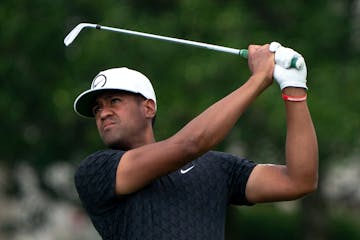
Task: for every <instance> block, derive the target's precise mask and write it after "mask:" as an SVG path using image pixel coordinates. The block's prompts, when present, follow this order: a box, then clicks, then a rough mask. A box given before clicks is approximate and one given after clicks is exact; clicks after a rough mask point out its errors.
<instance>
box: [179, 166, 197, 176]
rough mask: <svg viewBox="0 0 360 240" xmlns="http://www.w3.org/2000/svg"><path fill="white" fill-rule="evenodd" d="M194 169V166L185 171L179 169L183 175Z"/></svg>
mask: <svg viewBox="0 0 360 240" xmlns="http://www.w3.org/2000/svg"><path fill="white" fill-rule="evenodd" d="M194 167H195V165H192V166H191V167H189V168H187V169H180V173H181V174H185V173H187V172H189V171H190V170H191V169H193V168H194Z"/></svg>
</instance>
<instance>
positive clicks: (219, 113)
mask: <svg viewBox="0 0 360 240" xmlns="http://www.w3.org/2000/svg"><path fill="white" fill-rule="evenodd" d="M263 79H264V76H262V75H256V76H252V77H250V79H249V80H248V81H247V82H246V83H245V84H244V85H242V86H241V87H240V88H239V89H237V90H235V91H234V92H232V93H231V94H229V95H228V96H226V97H225V98H223V99H221V100H220V101H218V102H217V103H215V104H214V105H212V106H211V107H209V108H208V109H207V110H205V111H204V112H203V113H202V114H200V115H199V116H198V117H196V118H195V119H194V120H192V121H191V122H189V123H188V124H187V125H186V126H185V127H184V128H183V129H182V130H181V131H179V133H178V134H176V137H179V138H189V137H190V138H191V139H192V141H193V144H192V145H193V147H195V149H194V152H195V153H199V154H201V153H202V152H204V151H207V150H209V149H210V148H212V147H213V146H214V145H216V144H218V143H219V142H220V141H221V140H223V139H224V138H225V136H226V135H227V134H228V132H229V131H230V130H231V128H232V127H233V126H234V125H235V123H236V122H237V120H238V119H239V118H240V116H241V115H242V113H243V112H244V111H245V110H246V108H247V107H248V106H249V105H250V104H251V103H252V102H253V101H254V99H255V98H256V97H257V96H258V95H259V94H260V93H261V92H262V91H263V90H264V89H265V88H266V87H267V86H264V80H263Z"/></svg>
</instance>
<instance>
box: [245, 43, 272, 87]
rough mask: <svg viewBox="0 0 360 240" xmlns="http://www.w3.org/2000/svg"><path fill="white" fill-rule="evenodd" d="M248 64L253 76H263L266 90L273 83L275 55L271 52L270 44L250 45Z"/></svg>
mask: <svg viewBox="0 0 360 240" xmlns="http://www.w3.org/2000/svg"><path fill="white" fill-rule="evenodd" d="M248 50H249V57H248V64H249V69H250V71H251V73H252V75H253V76H261V78H262V79H263V83H264V84H263V87H264V89H265V88H266V87H268V86H270V85H271V84H272V82H273V72H274V64H275V63H274V53H273V52H271V51H269V44H266V45H263V46H259V45H250V46H249V48H248Z"/></svg>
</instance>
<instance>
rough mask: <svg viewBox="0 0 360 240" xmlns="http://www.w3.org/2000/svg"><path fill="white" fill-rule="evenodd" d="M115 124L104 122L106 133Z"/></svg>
mask: <svg viewBox="0 0 360 240" xmlns="http://www.w3.org/2000/svg"><path fill="white" fill-rule="evenodd" d="M114 124H115V122H112V121H109V122H104V124H103V130H104V131H106V130H107V129H109V128H111V126H112V125H114Z"/></svg>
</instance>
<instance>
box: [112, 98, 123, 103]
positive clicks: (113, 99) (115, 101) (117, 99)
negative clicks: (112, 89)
mask: <svg viewBox="0 0 360 240" xmlns="http://www.w3.org/2000/svg"><path fill="white" fill-rule="evenodd" d="M120 101H121V99H120V98H112V99H111V103H117V102H120Z"/></svg>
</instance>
